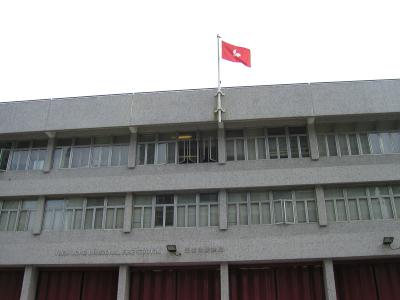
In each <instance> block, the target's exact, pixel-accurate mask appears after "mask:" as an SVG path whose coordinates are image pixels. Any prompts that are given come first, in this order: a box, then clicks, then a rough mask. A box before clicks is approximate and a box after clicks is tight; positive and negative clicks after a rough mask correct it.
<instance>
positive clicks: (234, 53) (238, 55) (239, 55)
mask: <svg viewBox="0 0 400 300" xmlns="http://www.w3.org/2000/svg"><path fill="white" fill-rule="evenodd" d="M232 53H233V56H235V57H241V56H242V55H241V54H240V53H239V52H238V51H237V50H236V49H234V50H233V52H232Z"/></svg>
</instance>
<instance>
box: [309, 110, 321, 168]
mask: <svg viewBox="0 0 400 300" xmlns="http://www.w3.org/2000/svg"><path fill="white" fill-rule="evenodd" d="M307 132H308V140H309V141H310V154H311V159H312V160H318V159H319V151H318V141H317V132H316V130H315V118H307Z"/></svg>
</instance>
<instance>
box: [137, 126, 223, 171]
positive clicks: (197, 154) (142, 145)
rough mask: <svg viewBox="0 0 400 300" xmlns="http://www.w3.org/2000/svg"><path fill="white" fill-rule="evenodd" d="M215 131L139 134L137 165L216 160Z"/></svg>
mask: <svg viewBox="0 0 400 300" xmlns="http://www.w3.org/2000/svg"><path fill="white" fill-rule="evenodd" d="M217 144H218V143H217V138H216V132H214V131H210V132H208V131H207V132H185V133H160V134H140V135H139V137H138V148H137V154H136V155H137V157H136V161H137V163H138V164H139V165H152V164H191V163H205V162H215V161H217V160H218V159H217Z"/></svg>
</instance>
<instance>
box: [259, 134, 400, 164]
mask: <svg viewBox="0 0 400 300" xmlns="http://www.w3.org/2000/svg"><path fill="white" fill-rule="evenodd" d="M257 150H258V158H257V159H265V158H266V151H265V139H264V138H257ZM399 152H400V151H399Z"/></svg>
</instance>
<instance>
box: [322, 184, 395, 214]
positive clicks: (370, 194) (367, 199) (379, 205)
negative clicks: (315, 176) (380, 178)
mask: <svg viewBox="0 0 400 300" xmlns="http://www.w3.org/2000/svg"><path fill="white" fill-rule="evenodd" d="M324 195H325V203H326V211H327V216H328V221H329V222H340V221H359V220H381V219H393V218H399V217H400V196H399V195H400V188H399V186H372V187H349V188H326V189H324Z"/></svg>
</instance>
